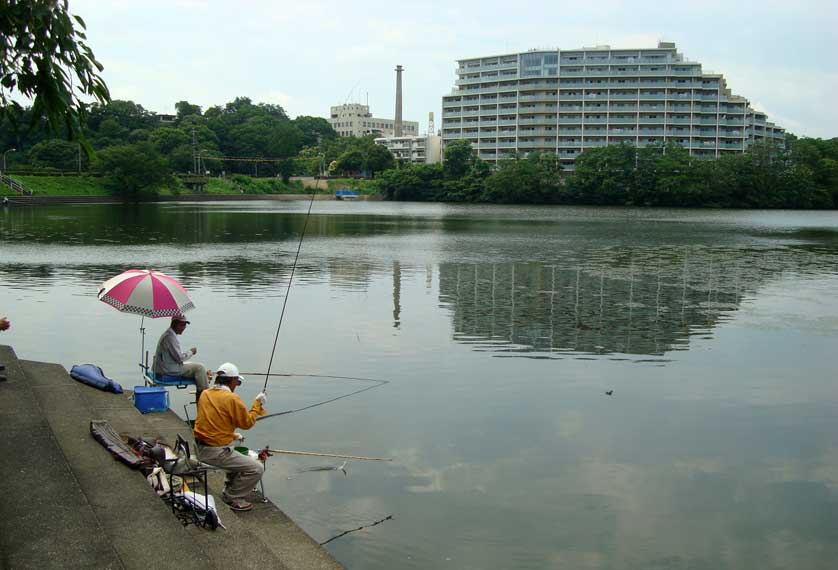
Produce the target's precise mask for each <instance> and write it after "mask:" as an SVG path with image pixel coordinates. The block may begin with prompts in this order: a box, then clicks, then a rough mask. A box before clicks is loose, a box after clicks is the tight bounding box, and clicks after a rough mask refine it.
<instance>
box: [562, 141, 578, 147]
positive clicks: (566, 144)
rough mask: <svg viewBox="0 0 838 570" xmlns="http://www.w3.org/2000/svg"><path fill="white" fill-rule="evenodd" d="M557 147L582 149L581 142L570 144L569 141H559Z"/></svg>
mask: <svg viewBox="0 0 838 570" xmlns="http://www.w3.org/2000/svg"><path fill="white" fill-rule="evenodd" d="M558 147H559V148H582V142H581V141H572V142H571V141H562V140H560V141H559V144H558Z"/></svg>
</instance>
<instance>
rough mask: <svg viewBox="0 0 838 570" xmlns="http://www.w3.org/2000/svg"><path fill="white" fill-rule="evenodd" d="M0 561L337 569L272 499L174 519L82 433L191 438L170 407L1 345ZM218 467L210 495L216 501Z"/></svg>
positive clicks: (143, 567) (184, 569) (141, 569)
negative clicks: (203, 517) (185, 522)
mask: <svg viewBox="0 0 838 570" xmlns="http://www.w3.org/2000/svg"><path fill="white" fill-rule="evenodd" d="M0 362H2V363H3V364H5V365H6V374H7V376H8V381H6V382H0V428H1V429H2V430H3V431H4V437H3V438H0V455H2V457H3V460H2V461H0V480H2V481H3V482H4V484H5V485H4V487H5V488H4V489H3V499H2V501H0V567H4V568H6V567H8V568H15V569H21V570H29V569H33V570H34V569H36V568H37V569H43V570H53V569H55V570H58V569H76V568H78V569H79V570H81V569H89V568H113V569H137V570H148V569H150V568H177V569H178V570H190V569H195V570H208V569H216V568H217V569H219V570H221V569H228V568H236V569H237V570H238V569H250V568H253V569H259V570H268V569H274V568H275V569H279V570H303V569H311V570H338V569H340V568H342V566H341V565H340V564H339V563H338V562H337V561H336V560H335V559H334V558H332V557H331V555H329V554H328V552H326V551H325V550H324V549H323V548H322V547H321V546H320V545H318V544H317V542H315V541H314V540H313V539H311V537H309V536H308V535H307V534H305V532H303V531H302V529H300V528H299V527H297V526H296V525H295V524H294V523H293V521H290V520H289V519H288V518H287V517H286V516H285V515H284V514H283V513H282V512H281V511H280V510H279V509H277V508H276V507H275V506H274V505H273V504H271V503H260V504H255V505H254V507H255V508H254V510H253V511H251V512H245V513H236V512H233V511H231V510H230V509H229V508H227V506H226V505H225V504H224V503H222V502H221V501H220V500H218V501H216V504H217V506H218V509H219V516H220V518H221V522H222V523H223V524H224V525H225V526H226V530H223V529H218V530H216V531H214V532H213V531H208V530H204V529H201V528H198V527H195V526H187V527H184V526H182V525H181V524H180V522H179V521H178V520H177V519H176V518H175V516H174V515H173V514H172V512H171V510H170V509H169V507H168V505H166V503H164V502H163V501H162V500H160V499H159V498H158V497H157V496H156V494H155V493H154V492H153V491H152V489H151V487H150V486H149V485H148V484H147V483H146V481H145V479H144V478H143V477H142V475H141V474H140V473H139V472H137V471H132V470H130V469H129V468H128V467H126V466H125V465H123V464H121V463H119V462H117V461H115V460H114V459H113V458H112V457H111V455H110V454H109V453H108V452H107V451H106V450H105V448H104V447H102V446H101V445H99V444H98V443H97V442H96V441H95V440H94V439H93V438H92V437H91V435H90V431H89V424H90V420H91V419H105V420H108V421H109V422H110V423H111V425H112V426H113V427H114V429H116V431H118V432H120V433H128V434H132V435H142V436H143V437H145V438H147V439H151V438H161V439H163V440H165V441H174V439H175V437H176V436H177V434H181V435H182V436H184V437H185V438H186V439H188V440H189V441H190V444H192V438H191V432H190V429H189V427H188V426H187V425H186V424H185V423H184V422H183V421H182V420H180V418H178V417H177V416H176V415H175V414H174V413H172V412H171V411H169V412H166V413H159V414H146V415H142V414H140V413H139V412H137V410H136V409H135V408H134V407H133V404H132V402H131V400H130V395H129V394H120V395H116V394H110V393H106V392H101V391H99V390H96V389H94V388H91V387H89V386H86V385H83V384H80V383H78V382H76V381H74V380H72V379H71V378H70V376H69V374H67V371H66V370H65V369H64V368H63V367H62V366H60V365H58V364H48V363H42V362H34V361H27V360H18V359H17V357H16V355H15V354H14V351H13V350H12V349H11V347H8V346H2V345H0ZM220 484H221V477H220V475H219V476H218V477H215V478H211V481H210V493H211V494H213V495H215V497H216V498H219V499H220V494H221V489H220Z"/></svg>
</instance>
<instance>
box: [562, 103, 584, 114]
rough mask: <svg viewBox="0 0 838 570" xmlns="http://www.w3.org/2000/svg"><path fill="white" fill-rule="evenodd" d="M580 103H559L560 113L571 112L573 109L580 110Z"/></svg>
mask: <svg viewBox="0 0 838 570" xmlns="http://www.w3.org/2000/svg"><path fill="white" fill-rule="evenodd" d="M581 110H582V105H559V112H560V113H571V112H573V111H581Z"/></svg>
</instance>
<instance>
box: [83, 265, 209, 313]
mask: <svg viewBox="0 0 838 570" xmlns="http://www.w3.org/2000/svg"><path fill="white" fill-rule="evenodd" d="M97 297H99V300H100V301H104V302H105V303H107V304H108V305H111V306H113V307H116V308H117V309H118V310H120V311H122V312H123V313H134V314H137V315H142V316H144V317H149V318H152V319H156V318H158V317H173V316H175V315H179V314H182V313H183V312H185V311H188V310H190V309H194V308H195V305H194V304H193V303H192V300H191V299H190V298H189V295H188V294H187V293H186V289H184V288H183V286H182V285H181V284H180V283H178V282H177V280H175V279H174V278H172V277H169V276H168V275H166V274H165V273H160V272H159V271H153V270H149V269H129V270H128V271H125V272H123V273H120V274H119V275H117V276H116V277H112V278H111V279H108V280H107V281H105V282H104V283H102V286H101V287H99V293H98V294H97Z"/></svg>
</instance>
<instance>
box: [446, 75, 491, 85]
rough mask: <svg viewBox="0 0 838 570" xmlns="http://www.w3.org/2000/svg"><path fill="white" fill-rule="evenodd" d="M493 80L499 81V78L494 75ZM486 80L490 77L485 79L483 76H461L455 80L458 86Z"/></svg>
mask: <svg viewBox="0 0 838 570" xmlns="http://www.w3.org/2000/svg"><path fill="white" fill-rule="evenodd" d="M493 80H494V81H497V80H498V78H497V77H494V78H493ZM485 81H489V79H488V78H485V79H484V78H483V77H460V78H458V79H456V80H454V85H457V86H460V85H474V84H477V83H483V82H485Z"/></svg>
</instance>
